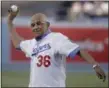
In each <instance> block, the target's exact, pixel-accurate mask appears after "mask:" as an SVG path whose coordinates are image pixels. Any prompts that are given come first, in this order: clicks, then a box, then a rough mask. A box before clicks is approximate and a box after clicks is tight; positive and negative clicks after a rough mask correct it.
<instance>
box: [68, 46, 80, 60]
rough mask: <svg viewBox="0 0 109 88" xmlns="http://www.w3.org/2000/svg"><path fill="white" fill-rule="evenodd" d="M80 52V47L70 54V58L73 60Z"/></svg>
mask: <svg viewBox="0 0 109 88" xmlns="http://www.w3.org/2000/svg"><path fill="white" fill-rule="evenodd" d="M79 51H80V48H79V47H78V48H76V49H75V50H73V51H72V52H70V54H69V55H68V57H70V58H72V59H73V58H74V57H75V56H76V54H77V53H78V52H79Z"/></svg>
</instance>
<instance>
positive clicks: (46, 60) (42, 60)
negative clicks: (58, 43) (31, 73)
mask: <svg viewBox="0 0 109 88" xmlns="http://www.w3.org/2000/svg"><path fill="white" fill-rule="evenodd" d="M42 65H43V66H44V67H49V66H50V65H51V63H50V56H48V55H46V56H44V57H43V56H41V55H39V56H38V63H37V66H38V67H41V66H42Z"/></svg>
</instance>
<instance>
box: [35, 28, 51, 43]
mask: <svg viewBox="0 0 109 88" xmlns="http://www.w3.org/2000/svg"><path fill="white" fill-rule="evenodd" d="M49 33H51V30H50V29H48V30H47V32H45V33H44V34H43V35H41V36H38V37H36V38H35V39H36V41H39V40H41V39H43V38H44V37H45V36H47V35H48V34H49Z"/></svg>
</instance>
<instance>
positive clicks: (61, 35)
mask: <svg viewBox="0 0 109 88" xmlns="http://www.w3.org/2000/svg"><path fill="white" fill-rule="evenodd" d="M51 35H52V37H54V38H55V39H59V40H61V39H68V37H67V36H66V35H64V34H62V33H60V32H52V34H51Z"/></svg>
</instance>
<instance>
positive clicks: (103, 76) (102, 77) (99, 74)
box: [97, 73, 106, 82]
mask: <svg viewBox="0 0 109 88" xmlns="http://www.w3.org/2000/svg"><path fill="white" fill-rule="evenodd" d="M97 76H98V78H99V79H103V82H105V80H106V75H105V74H104V73H102V74H101V73H97Z"/></svg>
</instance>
